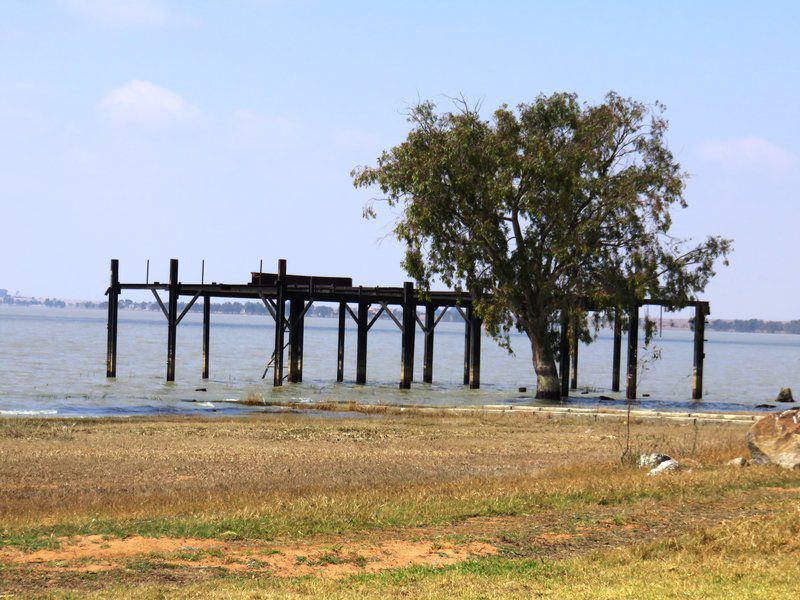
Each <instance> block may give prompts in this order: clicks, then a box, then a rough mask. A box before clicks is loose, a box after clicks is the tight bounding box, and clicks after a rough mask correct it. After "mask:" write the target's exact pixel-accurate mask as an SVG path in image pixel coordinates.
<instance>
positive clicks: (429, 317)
mask: <svg viewBox="0 0 800 600" xmlns="http://www.w3.org/2000/svg"><path fill="white" fill-rule="evenodd" d="M435 327H436V307H435V306H431V305H430V304H429V305H427V306H426V307H425V353H424V355H423V358H422V381H423V382H424V383H433V333H434V328H435Z"/></svg>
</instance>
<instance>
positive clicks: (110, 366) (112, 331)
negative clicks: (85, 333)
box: [106, 258, 119, 377]
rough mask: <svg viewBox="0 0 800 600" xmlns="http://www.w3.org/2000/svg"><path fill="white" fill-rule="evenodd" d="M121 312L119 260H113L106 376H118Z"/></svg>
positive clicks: (109, 289) (109, 298)
mask: <svg viewBox="0 0 800 600" xmlns="http://www.w3.org/2000/svg"><path fill="white" fill-rule="evenodd" d="M118 313H119V260H117V259H116V258H114V259H112V260H111V280H110V284H109V286H108V345H107V349H106V377H116V376H117V315H118Z"/></svg>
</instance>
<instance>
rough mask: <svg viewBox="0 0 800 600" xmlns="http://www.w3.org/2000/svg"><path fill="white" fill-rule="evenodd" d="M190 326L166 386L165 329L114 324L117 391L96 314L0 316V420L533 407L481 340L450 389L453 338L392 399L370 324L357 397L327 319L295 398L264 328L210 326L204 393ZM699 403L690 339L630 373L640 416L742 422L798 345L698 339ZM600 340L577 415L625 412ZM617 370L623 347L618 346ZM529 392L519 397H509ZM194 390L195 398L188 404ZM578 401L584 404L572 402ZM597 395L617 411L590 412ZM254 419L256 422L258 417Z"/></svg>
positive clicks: (393, 368)
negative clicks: (687, 413)
mask: <svg viewBox="0 0 800 600" xmlns="http://www.w3.org/2000/svg"><path fill="white" fill-rule="evenodd" d="M201 319H202V318H201V316H200V315H198V314H189V315H187V316H186V318H185V319H184V320H183V321H182V322H181V324H180V326H179V327H178V352H177V367H176V368H177V376H176V379H177V381H176V382H175V383H170V384H168V383H165V381H164V375H165V370H166V334H167V330H166V321H165V319H164V318H163V316H162V315H161V314H160V313H155V312H133V311H120V319H119V349H118V368H117V375H118V376H117V378H116V379H115V380H114V379H111V380H108V379H106V377H105V352H106V346H105V344H106V314H105V312H104V311H94V310H71V309H48V308H40V307H31V308H27V307H13V306H2V305H0V415H25V414H38V415H52V416H89V415H132V414H160V413H187V414H191V413H203V414H230V413H234V412H241V411H247V410H254V409H252V408H247V407H242V406H237V405H233V404H231V403H230V402H225V401H226V400H230V399H241V398H244V397H245V396H247V395H248V394H249V393H256V394H259V395H262V396H264V397H265V398H266V399H267V400H282V401H300V402H316V401H328V400H332V401H346V400H356V401H358V402H364V403H366V402H370V403H401V404H419V405H479V404H515V405H519V404H522V405H525V404H539V403H538V402H537V401H535V400H533V399H532V398H531V393H530V392H532V391H533V389H534V388H535V379H534V377H533V375H532V373H533V371H532V367H531V361H530V349H529V347H528V343H527V338H525V337H523V336H519V335H518V336H514V337H513V338H512V345H513V348H514V350H515V353H516V354H515V355H514V356H509V355H508V353H507V352H506V351H505V350H503V349H501V348H499V347H498V346H497V345H495V344H494V342H492V341H491V340H490V339H489V338H485V339H484V344H483V348H482V359H483V360H482V364H481V384H482V389H480V390H469V389H466V388H465V387H464V386H463V385H461V380H462V369H463V347H464V341H463V340H464V338H463V335H464V326H463V324H462V323H448V322H441V323H440V324H439V325H438V326H437V329H436V338H435V352H434V357H435V360H434V383H433V384H432V385H426V384H423V383H421V382H419V380H420V379H421V377H422V335H421V332H418V336H417V353H416V354H417V356H416V364H415V368H414V375H415V383H414V385H413V386H412V389H411V390H403V391H401V390H399V389H397V382H398V379H399V371H400V331H399V330H398V329H397V327H396V326H395V324H394V323H393V322H392V321H388V320H383V319H382V320H380V321H379V322H377V323H376V324H375V326H374V327H373V329H372V330H371V331H370V334H369V354H368V366H367V381H368V385H366V386H356V385H354V384H353V381H354V380H355V337H356V336H355V328H354V326H353V323H352V321H350V322H349V323H348V330H347V337H346V342H347V344H346V345H347V352H346V356H345V382H344V383H341V384H337V383H335V379H336V327H337V320H336V319H322V318H307V319H306V330H305V359H304V369H303V379H304V382H303V383H302V384H286V385H284V386H283V387H282V388H278V389H273V387H272V385H271V379H272V378H271V373H270V374H269V375H268V376H267V379H266V380H262V379H261V374H262V372H263V369H264V365H265V364H266V361H267V359H268V357H269V355H270V353H271V352H272V341H273V339H274V329H273V326H272V324H271V319H270V318H269V317H266V316H245V315H221V314H212V316H211V319H212V327H211V379H209V380H206V381H204V380H202V379H201V377H200V360H201V332H202V327H201ZM706 337H707V339H708V342H707V343H706V362H705V394H704V396H705V397H704V399H703V400H702V401H699V402H693V401H692V400H691V399H690V398H691V372H692V334H691V333H690V332H687V331H665V332H664V334H663V337H661V338H658V337H657V338H656V339H655V340H654V341H653V344H652V345H651V347H650V348H649V349H645V348H642V349H640V351H639V353H640V358H641V357H644V356H647V355H648V354H649V353H650V352H651V351H652V349H653V345H654V346H655V347H657V348H659V349H660V350H661V359H660V360H657V361H655V362H654V363H652V364H650V365H648V366H647V368H646V369H644V370H642V371H640V377H639V382H640V383H639V393H640V395H644V394H649V397H642V398H641V399H640V401H639V406H640V407H642V408H658V409H672V410H693V411H699V410H714V411H720V410H722V411H726V410H746V409H751V408H753V407H754V406H755V405H756V404H760V403H763V402H769V401H771V400H772V399H773V398H774V397H775V395H776V394H777V392H778V390H779V389H780V388H781V387H782V386H791V387H792V388H794V389H795V392H796V393H798V392H800V336H791V335H771V334H752V333H728V332H714V331H709V332H707V334H706ZM611 351H612V336H611V334H610V332H601V334H600V336H599V338H598V340H597V341H596V342H595V343H593V344H591V345H590V346H582V347H581V348H580V351H579V357H580V366H579V377H578V384H579V386H580V388H581V389H580V390H578V391H577V392H573V394H574V395H573V397H572V398H570V400H569V401H568V402H569V404H571V405H575V406H597V405H603V406H618V405H624V400H622V397H621V396H620V395H619V394H612V393H611V392H609V390H608V388H609V387H610V384H611ZM623 364H624V345H623ZM521 386H525V387H528V389H529V393H528V394H520V393H518V391H517V389H518V388H519V387H521ZM198 388H205V389H206V390H207V391H198ZM581 392H586V393H581ZM599 395H607V396H613V397H614V398H616V399H617V400H615V401H608V400H599V399H598V398H597V397H598V396H599ZM256 410H263V409H256Z"/></svg>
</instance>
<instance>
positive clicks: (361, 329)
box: [356, 300, 369, 383]
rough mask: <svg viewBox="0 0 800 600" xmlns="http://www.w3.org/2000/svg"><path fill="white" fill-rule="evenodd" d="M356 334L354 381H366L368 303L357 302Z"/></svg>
mask: <svg viewBox="0 0 800 600" xmlns="http://www.w3.org/2000/svg"><path fill="white" fill-rule="evenodd" d="M356 325H357V326H358V335H357V339H356V383H367V332H368V331H369V329H368V326H369V304H367V303H366V302H364V301H363V300H359V302H358V323H357V324H356Z"/></svg>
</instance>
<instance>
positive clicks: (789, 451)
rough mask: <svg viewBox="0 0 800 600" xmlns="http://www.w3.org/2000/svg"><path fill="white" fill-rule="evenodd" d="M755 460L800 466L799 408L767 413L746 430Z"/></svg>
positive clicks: (787, 466)
mask: <svg viewBox="0 0 800 600" xmlns="http://www.w3.org/2000/svg"><path fill="white" fill-rule="evenodd" d="M747 444H748V446H749V447H750V454H751V456H752V457H753V460H752V462H753V463H754V464H762V465H763V464H770V463H773V464H776V465H780V466H781V467H784V468H786V469H800V408H791V409H789V410H785V411H783V412H780V413H775V414H771V415H767V416H766V417H764V418H763V419H761V420H760V421H757V422H756V423H755V424H754V425H753V426H752V427H751V428H750V431H748V432H747Z"/></svg>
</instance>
